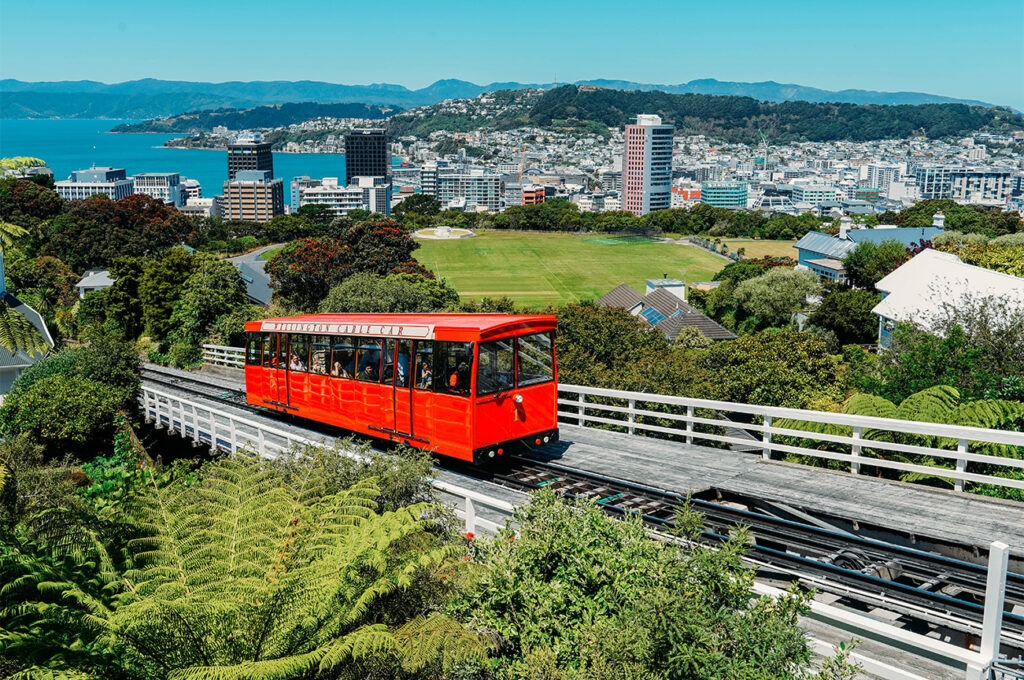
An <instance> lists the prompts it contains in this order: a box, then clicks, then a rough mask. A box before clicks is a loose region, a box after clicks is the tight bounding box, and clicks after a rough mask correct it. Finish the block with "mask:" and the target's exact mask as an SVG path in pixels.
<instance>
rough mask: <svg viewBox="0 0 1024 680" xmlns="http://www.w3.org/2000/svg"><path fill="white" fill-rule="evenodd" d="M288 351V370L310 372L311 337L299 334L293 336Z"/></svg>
mask: <svg viewBox="0 0 1024 680" xmlns="http://www.w3.org/2000/svg"><path fill="white" fill-rule="evenodd" d="M289 344H290V347H289V349H288V370H289V371H294V372H296V373H305V372H306V371H308V370H309V336H308V335H305V334H302V333H297V334H294V335H292V336H291V342H290V343H289Z"/></svg>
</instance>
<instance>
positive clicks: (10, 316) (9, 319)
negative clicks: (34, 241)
mask: <svg viewBox="0 0 1024 680" xmlns="http://www.w3.org/2000/svg"><path fill="white" fill-rule="evenodd" d="M25 234H26V230H25V229H24V228H23V227H20V226H18V225H16V224H13V223H11V222H4V221H0V272H2V271H3V269H4V268H3V263H4V248H7V247H10V246H11V244H13V243H14V239H16V238H19V237H21V236H24V235H25ZM3 283H4V282H3V281H0V284H3ZM4 290H6V285H0V347H3V348H4V349H6V350H8V351H9V352H11V353H12V354H14V353H16V352H19V351H20V352H26V353H27V354H29V355H32V356H38V355H40V354H43V353H45V352H47V351H49V349H50V344H49V343H48V342H47V341H46V339H45V338H44V337H43V335H42V333H40V332H39V330H38V329H37V328H36V327H35V326H33V325H32V322H30V321H29V320H28V319H27V318H25V315H24V314H22V313H21V312H20V311H18V309H17V307H18V305H17V304H15V303H16V300H15V299H14V298H12V297H8V296H7V295H4V293H3V291H4Z"/></svg>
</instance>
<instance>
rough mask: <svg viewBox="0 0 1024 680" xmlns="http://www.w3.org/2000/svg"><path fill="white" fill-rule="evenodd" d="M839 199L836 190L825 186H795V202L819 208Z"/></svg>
mask: <svg viewBox="0 0 1024 680" xmlns="http://www.w3.org/2000/svg"><path fill="white" fill-rule="evenodd" d="M836 198H837V193H836V188H835V187H832V186H827V185H825V184H794V185H793V202H794V203H809V204H811V205H812V206H818V205H821V204H822V203H830V202H832V201H835V200H836Z"/></svg>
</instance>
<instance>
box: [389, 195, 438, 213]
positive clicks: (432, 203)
mask: <svg viewBox="0 0 1024 680" xmlns="http://www.w3.org/2000/svg"><path fill="white" fill-rule="evenodd" d="M439 212H441V202H440V201H438V200H437V199H436V198H434V197H433V196H431V195H430V194H413V195H412V196H409V197H408V198H406V199H405V200H403V201H402V202H401V203H399V204H398V205H396V206H395V209H394V210H392V211H391V214H392V215H394V216H395V217H405V216H406V215H407V214H410V213H415V214H417V215H436V214H438V213H439Z"/></svg>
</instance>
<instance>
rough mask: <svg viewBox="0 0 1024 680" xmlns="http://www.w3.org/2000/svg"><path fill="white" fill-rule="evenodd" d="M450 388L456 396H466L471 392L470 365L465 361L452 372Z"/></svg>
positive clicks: (449, 380) (449, 381) (449, 382)
mask: <svg viewBox="0 0 1024 680" xmlns="http://www.w3.org/2000/svg"><path fill="white" fill-rule="evenodd" d="M448 387H450V388H451V392H453V393H455V394H466V393H468V392H469V364H467V363H466V362H465V361H463V362H462V363H461V364H459V367H458V368H457V369H455V370H454V371H452V374H451V376H450V377H449V378H448Z"/></svg>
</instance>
